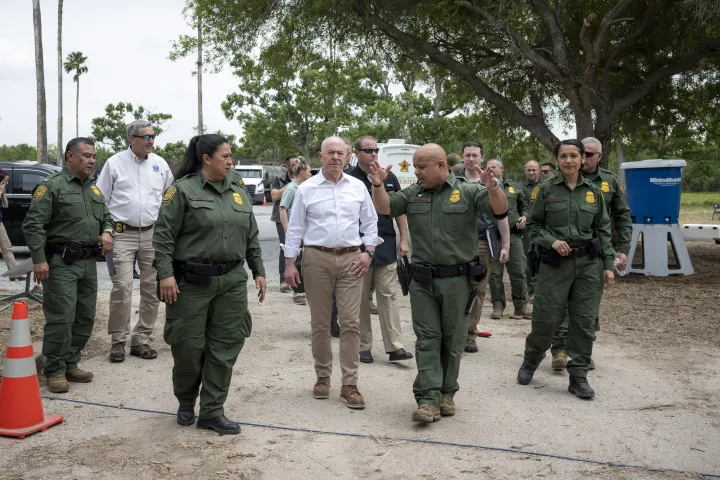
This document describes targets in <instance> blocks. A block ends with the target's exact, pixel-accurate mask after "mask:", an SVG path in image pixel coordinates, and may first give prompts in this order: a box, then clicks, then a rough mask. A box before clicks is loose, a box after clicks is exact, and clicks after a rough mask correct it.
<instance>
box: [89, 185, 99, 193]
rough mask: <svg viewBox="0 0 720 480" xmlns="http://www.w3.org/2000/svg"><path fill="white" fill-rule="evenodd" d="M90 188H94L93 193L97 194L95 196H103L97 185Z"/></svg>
mask: <svg viewBox="0 0 720 480" xmlns="http://www.w3.org/2000/svg"><path fill="white" fill-rule="evenodd" d="M90 188H92V191H93V192H95V195H102V192H100V189H99V188H98V187H96V186H95V185H93V186H92V187H90Z"/></svg>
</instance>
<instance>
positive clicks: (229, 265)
mask: <svg viewBox="0 0 720 480" xmlns="http://www.w3.org/2000/svg"><path fill="white" fill-rule="evenodd" d="M244 263H245V260H236V261H233V262H225V263H212V262H197V261H194V260H186V261H181V260H175V261H173V270H174V271H176V272H179V273H182V274H187V273H192V274H197V275H208V276H211V277H219V276H220V275H225V274H226V273H228V272H229V271H230V270H232V269H233V268H235V267H236V266H237V265H238V264H240V265H242V264H244Z"/></svg>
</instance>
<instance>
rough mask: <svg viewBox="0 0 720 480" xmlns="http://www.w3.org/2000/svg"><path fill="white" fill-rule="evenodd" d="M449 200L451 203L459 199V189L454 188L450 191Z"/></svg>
mask: <svg viewBox="0 0 720 480" xmlns="http://www.w3.org/2000/svg"><path fill="white" fill-rule="evenodd" d="M450 201H451V202H452V203H457V202H459V201H460V190H457V189H455V190H453V191H452V193H451V194H450Z"/></svg>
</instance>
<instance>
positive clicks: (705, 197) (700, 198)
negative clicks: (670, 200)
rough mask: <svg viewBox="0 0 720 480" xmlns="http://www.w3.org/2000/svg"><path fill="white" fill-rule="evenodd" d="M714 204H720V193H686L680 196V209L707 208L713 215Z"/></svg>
mask: <svg viewBox="0 0 720 480" xmlns="http://www.w3.org/2000/svg"><path fill="white" fill-rule="evenodd" d="M713 203H720V192H685V193H682V194H681V195H680V207H681V208H683V209H684V208H685V207H707V208H710V209H711V210H710V212H711V213H712V206H713Z"/></svg>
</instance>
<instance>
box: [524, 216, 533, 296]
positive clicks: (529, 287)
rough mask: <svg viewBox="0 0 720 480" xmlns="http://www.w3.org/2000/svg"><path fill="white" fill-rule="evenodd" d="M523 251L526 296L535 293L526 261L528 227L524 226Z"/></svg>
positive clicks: (528, 245)
mask: <svg viewBox="0 0 720 480" xmlns="http://www.w3.org/2000/svg"><path fill="white" fill-rule="evenodd" d="M522 241H523V252H525V285H527V294H528V297H531V296H533V295H535V277H534V276H533V274H532V267H531V266H530V262H529V261H528V258H529V255H530V229H529V228H528V227H525V228H524V229H523V235H522Z"/></svg>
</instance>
